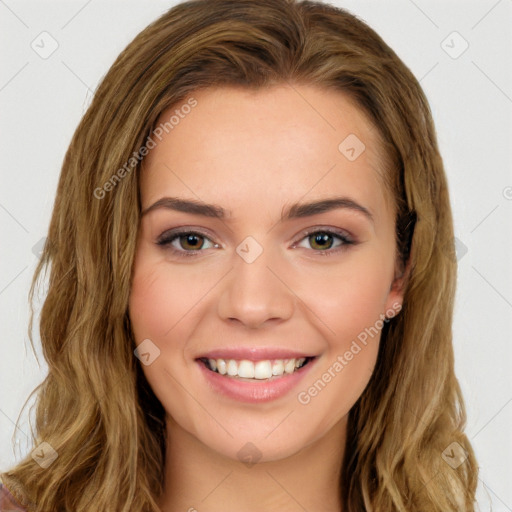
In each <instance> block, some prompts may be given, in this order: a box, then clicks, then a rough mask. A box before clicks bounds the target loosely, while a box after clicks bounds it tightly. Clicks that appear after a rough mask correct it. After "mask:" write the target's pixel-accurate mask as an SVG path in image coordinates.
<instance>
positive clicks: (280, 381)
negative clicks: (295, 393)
mask: <svg viewBox="0 0 512 512" xmlns="http://www.w3.org/2000/svg"><path fill="white" fill-rule="evenodd" d="M315 361H316V358H315V359H312V360H310V361H309V363H308V364H306V366H303V367H302V368H300V369H298V370H296V371H294V372H293V373H289V374H284V375H283V376H282V377H273V378H272V379H271V380H267V379H262V380H255V381H254V382H251V381H248V380H240V379H237V378H232V377H225V376H224V375H221V374H220V373H217V372H213V371H211V370H209V369H208V368H206V366H205V365H204V364H203V363H202V362H201V361H197V364H198V365H199V367H200V369H201V371H202V373H203V375H204V377H205V379H206V381H207V383H208V384H209V386H210V387H211V388H212V389H213V390H214V391H216V392H219V393H222V394H223V395H225V396H227V397H228V398H231V399H233V400H237V401H240V402H249V403H261V402H270V401H272V400H277V399H278V398H281V397H282V396H285V395H286V394H287V393H289V392H290V391H291V390H292V389H293V388H294V387H295V386H297V385H298V383H299V382H300V380H301V379H302V378H303V377H304V376H305V375H306V373H308V372H309V370H310V368H311V367H312V366H313V364H314V363H315Z"/></svg>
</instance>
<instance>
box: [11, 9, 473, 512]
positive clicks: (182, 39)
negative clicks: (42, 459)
mask: <svg viewBox="0 0 512 512" xmlns="http://www.w3.org/2000/svg"><path fill="white" fill-rule="evenodd" d="M283 83H287V84H290V85H292V86H293V85H294V84H312V85H318V86H320V87H324V88H330V89H334V90H337V91H340V92H341V93H343V94H346V95H348V96H349V97H351V98H352V99H353V100H354V101H355V102H356V104H357V105H358V106H359V107H360V108H361V109H362V110H363V111H364V112H365V113H366V114H367V115H368V117H369V119H370V120H371V121H372V123H373V124H374V126H375V127H376V128H377V130H378V132H379V134H380V136H381V139H382V141H383V143H384V147H385V151H386V156H387V159H388V162H389V165H388V166H387V172H386V185H387V187H388V188H389V191H390V192H391V195H392V197H393V198H394V200H395V205H396V210H397V215H396V242H397V247H398V251H399V254H400V256H401V261H402V262H403V264H405V263H406V262H407V261H409V262H410V274H409V281H408V285H407V289H406V292H405V297H404V305H403V309H402V311H401V312H400V314H399V315H398V316H397V317H395V318H393V319H392V320H391V321H389V322H387V323H386V325H385V327H384V329H383V331H382V337H381V344H380V349H379V355H378V359H377V363H376V367H375V371H374V374H373V375H372V378H371V380H370V382H369V384H368V386H367V388H366V389H365V391H364V393H363V394H362V396H361V397H360V398H359V400H358V401H357V403H356V404H355V405H354V407H353V408H352V409H351V411H350V413H349V423H348V435H347V440H346V450H345V460H344V461H340V463H342V464H343V466H342V469H343V471H342V479H341V481H340V493H341V496H342V502H343V504H344V509H343V510H344V511H346V512H360V511H362V510H367V511H375V512H384V511H386V512H388V511H400V512H405V511H414V512H416V511H417V512H424V511H426V510H428V511H439V512H440V511H443V512H448V511H453V512H455V511H458V512H459V511H461V510H465V511H473V510H474V508H473V503H474V495H475V490H476V484H477V464H476V460H475V456H474V452H473V450H472V448H471V445H470V443H469V441H468V439H467V437H466V436H465V434H464V433H463V429H464V426H465V422H466V415H465V407H464V402H463V398H462V395H461V390H460V388H459V384H458V381H457V379H456V377H455V374H454V354H453V347H452V313H453V304H454V293H455V284H456V260H455V257H454V251H453V224H452V214H451V208H450V203H449V194H448V189H447V181H446V177H445V173H444V169H443V163H442V159H441V156H440V154H439V150H438V145H437V141H436V134H435V129H434V126H433V121H432V116H431V112H430V109H429V106H428V103H427V100H426V98H425V96H424V93H423V92H422V90H421V87H420V85H419V83H418V81H417V80H416V79H415V77H414V76H413V75H412V73H411V72H410V70H409V69H408V68H407V67H406V66H405V65H404V64H403V62H402V61H401V60H400V59H399V58H398V57H397V55H396V54H395V53H394V52H393V51H392V50H391V49H390V48H389V47H388V46H387V45H386V44H385V43H384V41H383V40H382V39H381V38H380V37H379V36H378V35H377V34H376V33H375V32H374V31H373V30H372V29H371V28H370V27H368V26H367V25H366V24H365V23H364V22H363V21H361V20H360V19H358V18H357V17H356V16H354V15H352V14H350V13H349V12H347V11H345V10H343V9H340V8H335V7H333V6H330V5H327V4H322V3H319V2H310V1H295V0H192V1H188V2H184V3H181V4H178V5H176V6H175V7H173V8H172V9H170V10H169V11H168V12H166V13H165V14H164V15H163V16H161V17H160V18H159V19H157V20H156V21H155V22H153V23H152V24H151V25H149V26H148V27H147V28H146V29H145V30H143V31H142V32H141V33H140V34H139V35H137V37H136V38H135V39H134V40H133V42H131V43H130V44H129V45H128V47H127V48H126V49H125V50H124V51H123V52H122V53H121V54H120V55H119V57H118V58H117V60H116V61H115V63H114V64H113V66H112V67H111V69H110V70H109V72H108V73H107V75H106V76H105V78H104V79H103V81H102V82H101V84H100V85H99V87H98V89H97V92H96V94H95V97H94V100H93V102H92V104H91V105H90V107H89V109H88V110H87V112H86V114H85V115H84V117H83V119H82V121H81V123H80V125H79V126H78V128H77V130H76V133H75V134H74V137H73V140H72V142H71V144H70V146H69V149H68V151H67V153H66V157H65V161H64V164H63V167H62V171H61V175H60V181H59V185H58V190H57V195H56V200H55V205H54V209H53V215H52V218H51V223H50V228H49V233H48V240H47V244H46V246H45V248H44V250H43V253H42V258H41V260H40V262H39V264H38V267H37V269H36V272H35V275H34V279H33V282H32V286H31V289H30V300H31V301H32V300H33V293H34V289H35V286H36V285H37V283H38V280H39V279H40V278H41V276H42V273H43V270H44V271H45V276H46V271H47V270H48V269H50V274H49V288H48V293H47V296H46V299H45V302H44V305H43V308H42V311H41V318H40V335H41V343H42V349H43V355H44V358H45V359H46V361H47V363H48V376H47V377H46V379H45V380H44V382H43V383H42V384H41V385H40V386H39V387H38V388H36V390H34V393H35V392H36V391H37V393H38V394H37V414H36V429H35V432H36V435H35V436H34V439H33V442H34V446H37V445H39V444H40V443H42V442H46V443H48V444H49V445H51V447H52V448H53V449H54V450H55V451H56V452H57V454H58V458H57V459H56V460H54V461H53V463H52V464H51V465H50V466H49V467H47V468H43V467H40V466H39V465H38V464H37V463H36V462H35V461H34V459H33V458H32V457H31V456H30V455H28V456H27V457H26V458H25V459H24V460H22V461H21V462H20V463H19V464H17V465H16V467H14V468H12V469H11V470H10V471H7V472H5V473H3V474H2V478H3V480H4V482H5V483H6V484H7V486H8V487H9V488H10V489H11V490H12V492H13V493H14V494H16V496H17V498H18V499H19V500H20V501H22V502H24V503H25V506H28V507H29V509H30V510H34V511H41V512H42V511H44V512H51V511H62V510H67V511H74V512H93V511H94V512H97V511H100V510H116V511H119V512H121V511H123V512H128V511H130V512H132V511H137V512H138V511H143V512H146V511H153V512H154V511H158V507H157V498H158V496H159V495H160V493H161V492H162V485H163V483H162V481H163V467H164V449H165V444H166V440H165V429H164V410H163V407H162V405H161V404H160V402H159V401H158V400H157V399H156V397H155V395H154V394H153V392H152V390H151V388H150V387H149V385H148V383H147V381H146V380H145V378H144V375H143V373H142V371H141V368H140V364H139V361H137V359H136V358H135V357H134V354H133V350H134V348H135V344H134V340H133V336H132V333H131V327H130V319H129V316H128V313H127V305H128V298H129V293H130V279H131V272H132V265H133V259H134V253H135V246H136V239H137V229H136V226H138V224H139V215H140V199H139V189H138V175H139V170H140V165H141V161H142V160H143V159H142V158H141V155H140V149H141V148H142V147H144V146H145V145H146V144H147V141H148V137H149V135H150V134H151V133H152V131H153V129H154V128H155V126H156V122H157V119H158V118H159V115H160V114H161V113H162V111H164V110H165V109H167V108H169V107H170V106H172V105H179V104H180V102H184V101H185V100H186V98H188V97H190V96H191V95H193V92H194V91H196V90H199V89H202V88H207V87H215V86H220V85H232V86H240V87H246V88H263V87H268V86H271V85H273V84H283ZM121 169H124V171H121ZM31 330H32V317H31V320H30V328H29V331H30V332H29V335H31ZM30 339H31V342H32V338H30ZM454 443H457V444H454ZM450 447H451V448H450ZM454 447H455V448H456V452H457V453H461V452H460V450H462V449H464V450H465V452H466V455H465V456H466V457H467V458H466V460H465V461H464V462H463V463H461V464H460V465H457V466H456V465H455V464H449V463H448V462H449V459H447V457H446V456H445V454H446V453H449V454H450V456H453V453H454V452H453V450H454ZM446 450H448V452H446ZM450 450H451V451H450Z"/></svg>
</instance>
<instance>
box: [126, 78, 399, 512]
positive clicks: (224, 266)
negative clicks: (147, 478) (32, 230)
mask: <svg viewBox="0 0 512 512" xmlns="http://www.w3.org/2000/svg"><path fill="white" fill-rule="evenodd" d="M193 97H194V98H195V99H196V100H197V105H196V106H195V107H194V108H193V109H191V112H190V113H189V114H187V115H186V116H184V118H183V119H180V122H179V124H178V125H176V126H174V128H173V129H172V130H171V131H169V133H168V134H166V135H164V137H163V138H162V140H161V141H160V142H158V144H157V145H156V147H154V148H153V149H151V151H150V153H149V154H148V156H147V157H146V159H145V162H144V168H143V170H142V173H141V181H140V194H141V204H142V210H145V209H146V208H147V207H149V206H150V205H152V204H153V203H154V202H156V201H157V200H159V199H160V198H162V197H164V196H176V197H180V198H187V199H196V200H201V201H204V202H207V203H215V204H217V205H219V206H222V207H223V208H225V209H226V210H229V211H230V212H231V214H230V215H228V216H227V218H225V219H224V220H220V219H214V218H209V217H204V216H199V215H196V214H191V213H184V212H177V211H173V210H170V209H165V208H160V209H155V210H152V211H150V212H148V213H147V214H145V215H143V216H142V219H141V224H140V230H139V238H138V245H137V251H136V257H135V263H134V269H133V284H132V290H131V296H130V303H129V312H130V318H131V322H132V328H133V332H134V336H135V340H136V342H137V344H139V343H141V342H142V341H143V340H145V339H150V340H151V341H152V343H154V345H156V346H157V347H158V349H159V350H160V354H159V356H158V357H156V359H155V360H154V361H153V362H152V363H151V364H150V365H147V366H146V365H144V366H143V370H144V372H145V375H146V377H147V379H148V382H149V383H150V385H151V387H152V389H153V391H154V393H155V394H156V396H157V397H158V398H159V400H160V401H161V402H162V404H163V406H164V408H165V410H166V412H167V430H168V439H169V442H168V446H167V454H166V473H165V492H164V495H163V496H162V497H161V500H160V502H159V504H160V506H161V508H162V510H165V511H168V512H174V511H186V510H197V511H198V512H203V511H209V512H217V511H218V512H220V511H222V512H230V511H235V510H236V511H240V510H244V511H246V512H252V511H260V510H266V511H268V512H272V511H277V510H280V511H282V510H288V511H295V510H297V511H301V510H304V509H307V510H315V511H337V512H339V510H341V504H340V499H339V496H338V494H339V491H338V486H339V475H340V469H341V463H342V458H343V453H344V440H345V435H346V421H347V415H348V412H349V410H350V409H351V407H352V406H353V405H354V403H355V402H356V401H357V399H358V398H359V397H360V395H361V394H362V392H363V390H364V389H365V387H366V385H367V384H368V381H369V379H370V377H371V374H372V372H373V370H374V367H375V362H376V359H377V353H378V345H379V339H380V331H379V333H378V335H375V336H374V337H370V338H369V340H368V343H367V344H366V345H365V346H364V345H361V344H359V345H361V350H360V351H359V352H358V353H357V355H354V356H353V358H352V359H351V360H350V361H347V364H346V365H344V367H343V369H342V371H338V372H335V376H334V377H332V378H331V379H330V382H328V383H327V385H325V387H324V388H323V389H321V391H320V392H318V393H317V394H316V396H314V397H310V401H309V402H308V403H307V404H304V403H300V402H299V400H298V393H299V392H301V391H302V392H304V391H306V392H307V390H308V389H309V388H310V387H311V386H312V385H313V384H314V382H315V381H318V379H321V378H322V375H323V374H325V372H326V371H328V369H329V368H331V374H332V367H333V363H334V362H335V361H336V360H337V357H338V356H339V355H343V354H345V353H346V352H347V350H349V348H350V347H351V344H352V343H353V341H354V340H356V339H357V336H358V335H359V334H360V333H361V332H363V331H364V329H365V328H369V327H371V326H374V325H376V322H377V321H378V320H379V318H383V316H384V315H385V314H386V312H388V313H389V310H392V309H393V308H395V310H396V307H397V304H398V305H399V304H401V303H402V299H403V278H402V277H401V274H400V273H399V272H398V270H397V269H398V266H397V261H396V253H395V251H396V248H395V241H394V236H395V235H394V229H395V228H394V206H393V201H392V200H391V199H390V197H389V196H388V195H387V193H386V191H385V189H384V187H383V185H382V180H381V176H379V173H382V172H383V171H382V169H383V163H384V156H385V155H384V154H383V153H382V151H381V149H380V144H379V138H378V134H377V132H376V130H375V128H373V127H372V125H371V124H370V123H369V121H368V120H367V118H366V117H365V116H364V114H363V113H362V112H361V110H360V109H358V108H357V107H356V106H355V105H354V104H353V103H352V102H351V101H349V99H348V98H347V97H346V96H345V95H343V94H341V93H339V92H336V91H329V90H324V89H322V88H318V87H315V86H305V85H301V86H294V87H291V86H288V85H279V86H274V87H272V88H270V89H264V90H259V91H249V90H246V89H240V88H231V87H222V88H216V89H206V90H202V91H198V92H196V93H194V94H193ZM178 107H179V106H178ZM175 108H177V107H176V106H174V107H173V108H172V109H170V110H169V111H168V112H164V113H163V114H162V118H161V119H162V120H166V119H168V118H169V115H170V113H171V112H172V110H174V109H175ZM349 134H355V135H356V136H357V137H358V138H359V139H360V140H361V141H363V142H364V144H365V146H366V149H365V151H364V152H363V153H362V154H361V155H360V156H359V157H358V158H357V159H355V160H354V161H350V160H349V159H347V158H346V157H345V156H344V154H342V153H341V152H340V151H339V150H338V146H339V144H340V142H342V141H343V140H344V139H345V138H346V137H347V136H348V135H349ZM333 196H346V197H349V198H351V199H352V200H354V201H356V202H357V203H359V204H360V205H363V206H364V207H365V208H367V209H368V210H369V211H370V212H371V214H372V216H373V222H371V221H370V220H368V219H367V218H366V217H365V216H364V215H362V214H361V213H360V212H357V211H354V210H350V209H343V208H338V209H335V210H332V211H328V212H324V213H320V214H317V215H313V216H310V217H305V218H298V219H291V220H287V221H285V222H280V216H281V211H282V210H283V208H286V207H287V206H288V205H290V204H291V203H294V202H297V201H301V202H309V201H313V200H320V199H324V198H330V197H333ZM177 227H186V228H187V229H190V230H194V229H200V230H201V231H203V232H205V234H206V235H207V238H203V239H201V238H200V239H199V242H198V244H197V246H196V247H199V249H198V250H196V255H195V256H191V257H179V256H178V255H174V254H173V253H172V252H171V249H170V248H169V246H168V247H164V246H158V245H157V244H156V241H157V239H158V238H159V236H160V235H161V234H162V233H164V232H166V231H168V230H170V229H172V228H177ZM317 227H318V231H321V228H334V229H339V230H344V231H345V232H348V233H349V234H350V235H351V237H352V240H354V241H355V243H354V244H351V245H343V246H341V250H340V244H342V243H343V242H341V241H340V240H339V239H337V238H336V237H333V238H328V239H327V243H326V245H324V246H323V247H324V248H322V245H318V244H315V237H314V236H313V237H312V236H307V235H306V234H305V231H306V230H307V229H309V228H317ZM247 236H252V237H253V238H254V239H255V240H256V241H257V242H258V243H259V244H260V246H261V248H262V249H263V252H262V253H261V255H260V256H259V257H258V258H257V259H256V260H255V261H253V262H252V263H250V264H249V263H247V262H246V261H245V260H244V259H242V258H241V257H240V256H239V254H238V253H237V252H236V248H237V247H238V245H239V244H240V243H241V242H242V241H243V240H244V239H245V238H246V237H247ZM201 244H202V245H201ZM215 244H218V245H217V246H215ZM172 247H174V248H175V249H176V250H177V251H179V250H181V251H182V252H185V251H187V250H188V251H191V250H192V249H191V246H190V245H187V238H186V237H182V238H181V239H179V238H178V239H175V241H174V242H173V243H172ZM315 249H316V250H315ZM201 251H202V252H201ZM321 251H324V252H328V251H330V252H331V254H330V255H329V256H326V254H323V253H321ZM381 315H382V316H381ZM388 316H389V315H388ZM242 345H245V346H251V347H253V346H255V347H257V346H278V347H284V348H290V349H295V350H301V351H304V352H306V353H310V354H316V355H318V359H317V360H316V361H315V362H314V366H313V367H312V368H311V369H310V371H309V373H308V374H307V375H306V377H304V378H303V379H302V380H301V382H300V383H299V385H298V386H297V387H296V388H294V389H293V390H292V391H291V392H290V393H288V394H287V395H286V396H284V397H281V398H279V399H277V400H274V401H270V402H266V403H259V404H248V403H242V402H238V401H236V400H233V399H230V398H228V397H225V396H223V395H221V394H218V393H215V392H213V391H212V390H211V389H210V388H209V387H208V386H207V385H206V381H205V379H204V377H203V376H202V372H201V371H200V368H199V363H198V362H196V360H195V359H196V358H197V357H198V356H199V355H200V354H201V353H205V352H207V351H208V350H211V349H213V348H219V347H233V346H242ZM248 442H250V443H252V444H253V445H254V446H255V447H256V448H257V450H258V451H259V453H260V454H261V459H260V460H259V462H258V463H257V464H255V465H246V464H244V463H243V462H242V461H240V460H239V455H238V452H239V450H240V449H241V448H242V447H244V445H246V443H248Z"/></svg>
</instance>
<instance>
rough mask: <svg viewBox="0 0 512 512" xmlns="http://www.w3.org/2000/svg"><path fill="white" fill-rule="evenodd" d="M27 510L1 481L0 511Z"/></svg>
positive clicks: (24, 511)
mask: <svg viewBox="0 0 512 512" xmlns="http://www.w3.org/2000/svg"><path fill="white" fill-rule="evenodd" d="M15 511H16V512H18V511H19V512H26V510H25V509H24V508H22V507H21V506H20V505H19V503H18V502H17V501H16V500H15V499H14V496H13V495H12V494H11V493H10V492H9V490H8V489H7V487H5V485H4V484H2V482H1V481H0V512H15Z"/></svg>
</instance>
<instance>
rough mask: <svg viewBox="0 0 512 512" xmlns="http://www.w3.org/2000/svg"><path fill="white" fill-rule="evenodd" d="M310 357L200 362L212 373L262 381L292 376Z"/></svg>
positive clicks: (204, 359) (208, 360) (209, 360)
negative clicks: (287, 375)
mask: <svg viewBox="0 0 512 512" xmlns="http://www.w3.org/2000/svg"><path fill="white" fill-rule="evenodd" d="M311 359H313V358H312V357H300V358H291V359H264V360H261V361H249V360H247V359H242V360H236V359H207V358H201V359H200V361H201V362H202V363H203V364H204V365H205V366H206V367H207V368H208V369H209V370H211V371H212V372H216V373H218V374H220V375H225V376H227V377H233V378H236V377H240V378H244V379H253V380H263V379H270V378H271V377H279V376H282V375H284V374H292V373H294V372H295V371H297V370H299V369H300V368H302V367H303V366H305V365H306V364H308V363H309V361H310V360H311Z"/></svg>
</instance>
